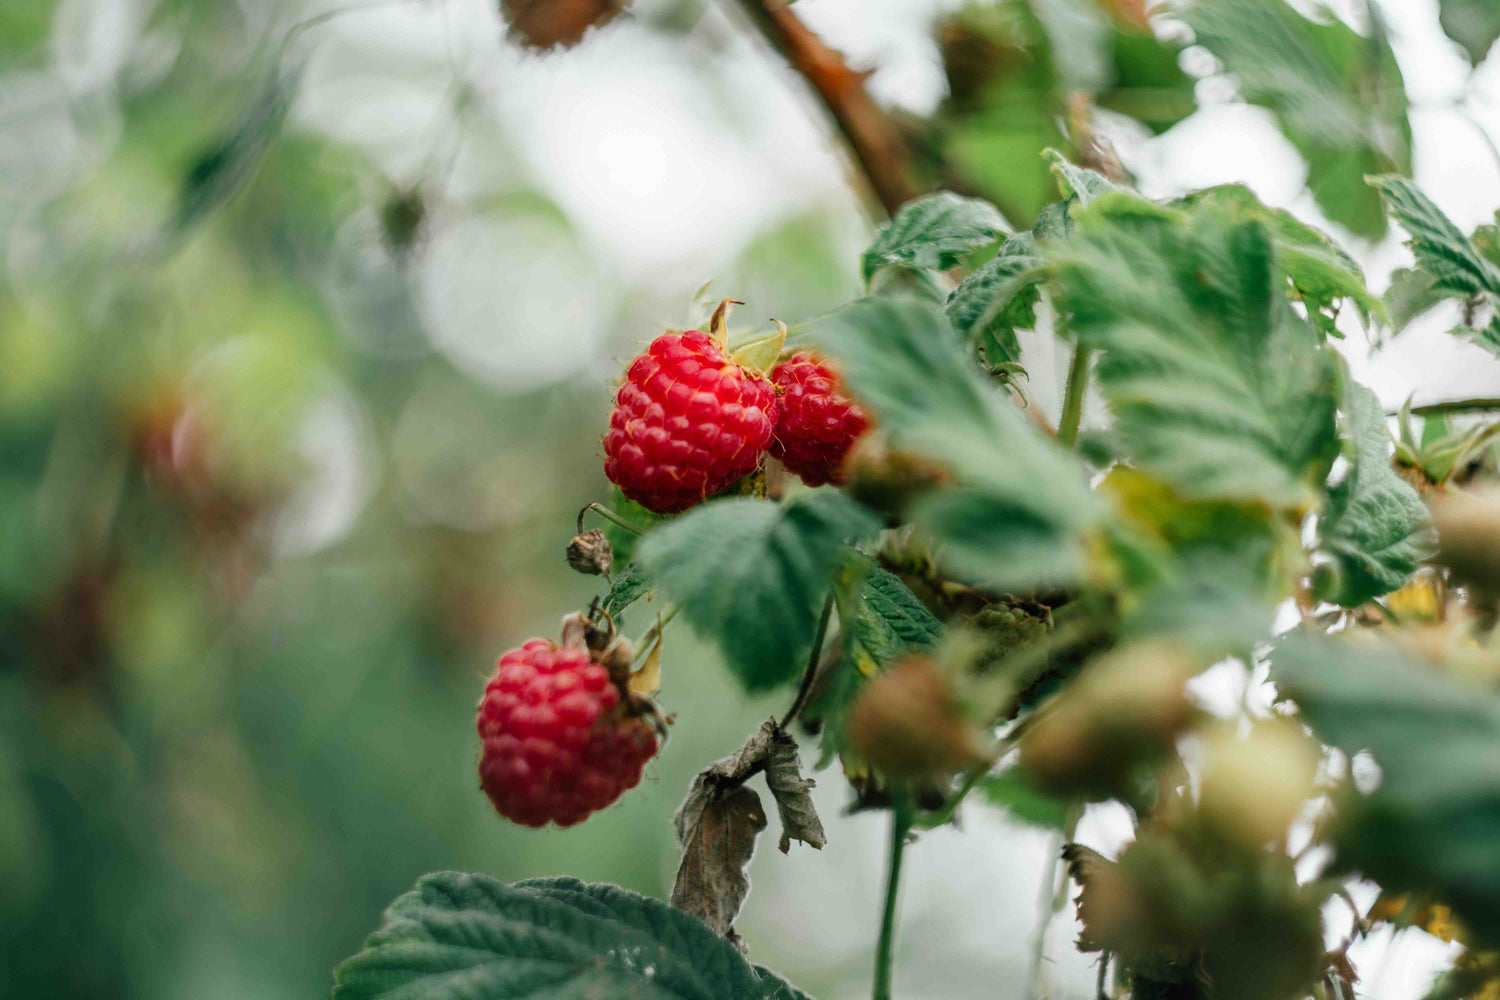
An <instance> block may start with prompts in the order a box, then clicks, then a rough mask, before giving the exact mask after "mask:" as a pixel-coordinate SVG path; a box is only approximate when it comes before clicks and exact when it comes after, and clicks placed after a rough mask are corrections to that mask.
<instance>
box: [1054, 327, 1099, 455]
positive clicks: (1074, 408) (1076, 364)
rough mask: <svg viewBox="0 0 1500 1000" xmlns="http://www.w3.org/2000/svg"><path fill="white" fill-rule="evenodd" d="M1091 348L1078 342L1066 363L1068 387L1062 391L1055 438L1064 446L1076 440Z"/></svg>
mask: <svg viewBox="0 0 1500 1000" xmlns="http://www.w3.org/2000/svg"><path fill="white" fill-rule="evenodd" d="M1093 354H1094V352H1093V350H1092V349H1091V348H1088V347H1084V346H1083V345H1082V344H1079V345H1078V346H1077V347H1075V348H1073V362H1072V364H1070V365H1068V387H1067V389H1066V390H1065V391H1064V393H1063V408H1062V416H1061V417H1059V418H1058V421H1057V440H1058V443H1059V444H1061V445H1062V446H1063V447H1064V448H1071V447H1073V445H1074V443H1075V442H1077V440H1078V425H1079V424H1080V423H1082V421H1083V397H1084V395H1085V393H1086V392H1087V390H1088V385H1089V361H1090V360H1091V359H1092V357H1093Z"/></svg>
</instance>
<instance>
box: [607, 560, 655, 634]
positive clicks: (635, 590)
mask: <svg viewBox="0 0 1500 1000" xmlns="http://www.w3.org/2000/svg"><path fill="white" fill-rule="evenodd" d="M651 586H652V583H651V577H650V576H648V575H647V574H646V571H645V570H644V569H642V568H641V567H640V565H639V564H637V563H631V564H630V565H628V566H626V567H625V569H624V570H622V571H621V572H619V573H616V574H615V578H614V582H613V583H612V584H611V585H610V588H609V593H608V594H607V595H605V598H604V605H603V606H604V610H605V611H607V612H609V614H610V615H611V616H612V617H613V618H614V619H615V624H616V625H619V624H620V623H621V621H622V619H621V617H620V616H621V614H622V613H623V612H624V611H625V609H626V608H628V607H630V606H631V605H632V604H634V603H635V602H636V601H638V600H640V599H641V598H642V597H644V596H645V595H646V593H647V592H648V591H649V590H650V589H651Z"/></svg>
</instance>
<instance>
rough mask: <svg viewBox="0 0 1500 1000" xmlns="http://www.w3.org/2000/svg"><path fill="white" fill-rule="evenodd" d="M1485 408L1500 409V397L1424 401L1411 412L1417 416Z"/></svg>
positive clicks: (1474, 410) (1476, 410) (1475, 410)
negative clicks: (1437, 401) (1439, 401)
mask: <svg viewBox="0 0 1500 1000" xmlns="http://www.w3.org/2000/svg"><path fill="white" fill-rule="evenodd" d="M1483 410H1500V397H1495V396H1488V397H1480V398H1478V399H1450V400H1448V401H1447V402H1442V403H1424V404H1423V405H1421V406H1413V407H1412V408H1411V412H1412V413H1413V414H1415V415H1416V416H1419V417H1420V416H1423V415H1425V414H1429V413H1469V412H1478V411H1483Z"/></svg>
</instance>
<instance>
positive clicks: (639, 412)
mask: <svg viewBox="0 0 1500 1000" xmlns="http://www.w3.org/2000/svg"><path fill="white" fill-rule="evenodd" d="M776 414H777V402H776V390H775V389H774V388H773V387H772V385H771V383H770V382H769V381H768V380H767V379H766V378H764V377H763V376H761V375H759V374H757V373H755V372H753V371H751V370H749V369H747V368H743V367H741V366H740V365H738V364H736V363H735V362H734V361H733V360H731V359H730V357H729V356H728V355H727V354H725V353H724V350H723V348H721V347H720V346H719V344H718V343H717V342H715V340H714V339H713V338H712V337H710V336H709V335H708V334H706V333H702V332H700V331H698V330H689V331H688V332H686V333H667V334H663V335H662V336H660V337H657V338H656V339H655V340H653V341H652V342H651V345H650V346H649V347H647V349H646V351H645V352H644V353H643V354H641V355H640V356H639V357H637V358H636V359H635V361H633V362H632V363H631V365H630V367H629V369H627V370H626V372H625V381H624V382H623V384H621V386H620V390H619V392H618V393H617V394H616V396H615V408H614V411H613V412H612V413H611V414H610V416H609V431H608V432H607V433H606V434H605V435H604V456H605V459H604V472H605V475H607V476H608V477H609V479H610V481H611V482H613V483H614V484H615V485H617V486H619V487H620V489H621V490H622V491H623V492H624V494H625V495H626V496H627V497H629V498H630V499H632V500H634V501H635V502H636V503H638V504H640V505H641V506H643V507H646V508H647V509H649V510H653V511H656V512H657V513H658V514H672V513H676V512H678V511H681V510H686V509H687V508H688V507H691V506H693V505H694V504H696V503H698V502H699V501H700V500H702V499H703V498H704V497H708V496H712V495H714V494H715V493H719V492H722V491H723V490H725V489H727V488H728V487H729V486H731V485H732V484H733V483H734V482H735V481H736V480H738V479H740V478H741V477H743V476H746V475H749V474H750V473H752V472H754V471H755V470H756V468H758V467H759V465H760V462H761V456H762V454H763V453H764V452H765V450H766V448H767V446H769V445H770V443H771V437H772V433H773V431H774V428H775V425H776Z"/></svg>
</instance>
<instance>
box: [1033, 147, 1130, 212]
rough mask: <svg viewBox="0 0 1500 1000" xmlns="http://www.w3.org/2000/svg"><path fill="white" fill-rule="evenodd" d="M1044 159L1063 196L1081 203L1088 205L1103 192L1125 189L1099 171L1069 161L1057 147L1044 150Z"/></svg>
mask: <svg viewBox="0 0 1500 1000" xmlns="http://www.w3.org/2000/svg"><path fill="white" fill-rule="evenodd" d="M1042 159H1044V160H1046V161H1047V164H1048V166H1049V168H1050V169H1051V171H1052V176H1053V177H1055V178H1057V186H1058V188H1059V189H1061V191H1062V193H1063V197H1064V198H1076V199H1077V200H1078V204H1080V205H1087V204H1088V203H1089V202H1091V201H1093V200H1094V199H1095V198H1097V197H1099V196H1100V195H1101V194H1108V193H1109V192H1111V191H1123V190H1125V189H1124V188H1122V187H1120V185H1118V184H1116V183H1115V182H1114V181H1112V180H1110V179H1109V178H1108V177H1105V176H1104V175H1103V174H1101V173H1099V171H1097V170H1090V169H1089V168H1088V167H1080V166H1078V165H1077V164H1076V163H1071V162H1069V161H1068V158H1067V157H1066V156H1064V155H1062V154H1061V153H1059V152H1058V151H1057V150H1055V149H1047V150H1043V151H1042Z"/></svg>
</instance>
